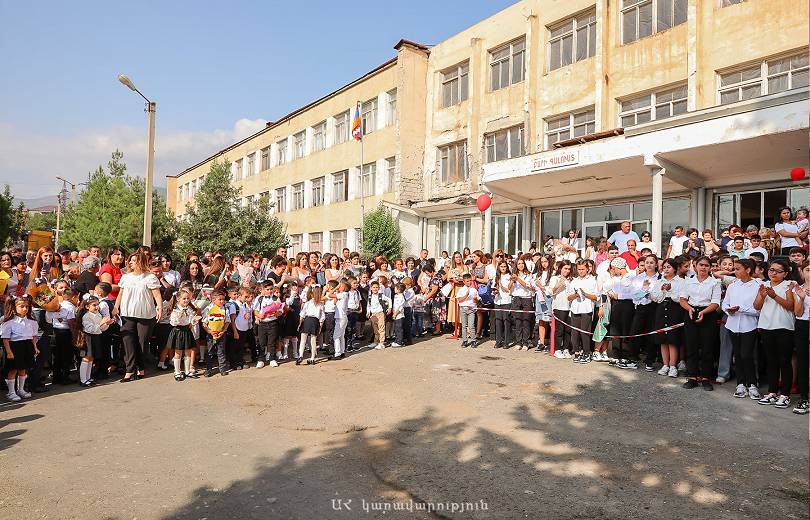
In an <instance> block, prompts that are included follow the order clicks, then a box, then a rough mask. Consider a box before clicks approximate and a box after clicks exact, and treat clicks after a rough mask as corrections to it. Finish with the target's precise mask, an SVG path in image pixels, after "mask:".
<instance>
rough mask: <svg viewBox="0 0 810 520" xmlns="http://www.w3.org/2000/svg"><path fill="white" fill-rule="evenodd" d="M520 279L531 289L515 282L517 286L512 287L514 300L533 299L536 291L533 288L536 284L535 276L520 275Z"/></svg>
mask: <svg viewBox="0 0 810 520" xmlns="http://www.w3.org/2000/svg"><path fill="white" fill-rule="evenodd" d="M518 278H519V279H521V280H523V283H525V284H526V285H527V286H529V288H528V289H527V288H526V287H523V286H522V285H520V283H519V282H518V281H517V280H515V284H514V285H513V286H512V297H513V298H531V297H532V296H534V290H533V289H531V287H532V286H533V284H534V275H533V274H520V275H518Z"/></svg>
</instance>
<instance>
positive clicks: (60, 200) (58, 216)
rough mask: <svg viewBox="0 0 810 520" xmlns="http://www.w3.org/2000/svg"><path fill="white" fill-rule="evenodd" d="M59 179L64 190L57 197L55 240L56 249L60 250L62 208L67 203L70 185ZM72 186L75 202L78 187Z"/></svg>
mask: <svg viewBox="0 0 810 520" xmlns="http://www.w3.org/2000/svg"><path fill="white" fill-rule="evenodd" d="M57 179H58V180H60V181H62V189H61V190H60V191H59V195H57V197H56V238H55V239H54V249H58V248H59V233H60V232H61V231H62V230H61V228H60V226H61V224H62V206H63V205H64V204H65V203H66V202H67V185H68V184H70V183H69V182H68V181H66V180H65V179H63V178H62V177H57ZM71 186H73V197H74V202H75V197H76V186H75V185H73V184H71Z"/></svg>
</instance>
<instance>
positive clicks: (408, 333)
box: [402, 307, 413, 345]
mask: <svg viewBox="0 0 810 520" xmlns="http://www.w3.org/2000/svg"><path fill="white" fill-rule="evenodd" d="M402 310H403V311H405V317H404V318H402V321H404V322H405V323H403V324H402V328H403V329H404V330H403V336H404V341H405V343H403V345H411V344H413V330H412V329H413V307H405V308H404V309H402Z"/></svg>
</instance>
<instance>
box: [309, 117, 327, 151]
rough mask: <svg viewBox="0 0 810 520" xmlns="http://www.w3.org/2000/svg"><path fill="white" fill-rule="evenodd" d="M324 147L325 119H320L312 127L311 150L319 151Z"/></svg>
mask: <svg viewBox="0 0 810 520" xmlns="http://www.w3.org/2000/svg"><path fill="white" fill-rule="evenodd" d="M324 148H326V121H321V122H320V123H318V124H317V125H315V126H314V127H313V128H312V151H313V152H319V151H321V150H323V149H324Z"/></svg>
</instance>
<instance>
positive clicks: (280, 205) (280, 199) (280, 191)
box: [276, 187, 287, 213]
mask: <svg viewBox="0 0 810 520" xmlns="http://www.w3.org/2000/svg"><path fill="white" fill-rule="evenodd" d="M276 211H277V212H278V213H284V212H285V211H287V188H286V187H283V188H276Z"/></svg>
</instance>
